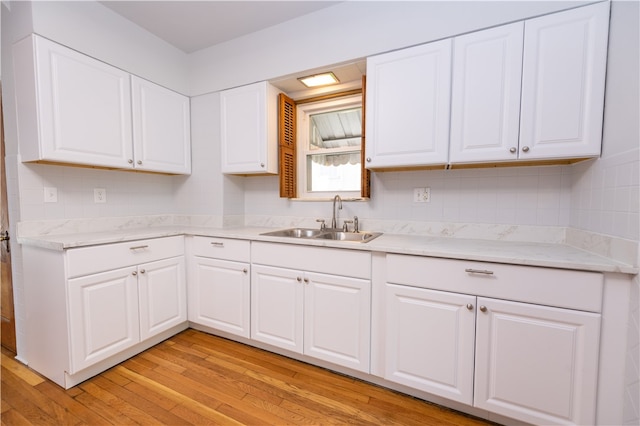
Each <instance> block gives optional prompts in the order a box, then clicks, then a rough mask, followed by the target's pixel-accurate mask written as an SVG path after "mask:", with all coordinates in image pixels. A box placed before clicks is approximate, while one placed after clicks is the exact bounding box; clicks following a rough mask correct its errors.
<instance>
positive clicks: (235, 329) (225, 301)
mask: <svg viewBox="0 0 640 426" xmlns="http://www.w3.org/2000/svg"><path fill="white" fill-rule="evenodd" d="M187 244H188V247H190V252H191V255H190V259H191V260H190V265H189V270H188V282H189V284H188V287H189V288H188V290H189V321H190V322H191V323H192V324H195V325H196V326H198V325H201V326H205V327H208V328H211V329H213V330H217V331H222V332H225V333H230V334H233V335H236V336H241V337H247V338H248V337H249V324H250V323H249V315H250V310H249V306H250V305H249V303H250V284H251V283H250V279H251V272H250V271H251V265H250V263H249V260H250V244H251V243H250V242H249V241H244V240H231V239H226V238H211V237H199V236H194V237H187Z"/></svg>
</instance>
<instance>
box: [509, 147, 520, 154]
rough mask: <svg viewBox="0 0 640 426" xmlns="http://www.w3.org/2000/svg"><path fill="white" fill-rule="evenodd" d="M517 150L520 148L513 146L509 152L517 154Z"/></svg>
mask: <svg viewBox="0 0 640 426" xmlns="http://www.w3.org/2000/svg"><path fill="white" fill-rule="evenodd" d="M517 151H518V150H517V149H516V147H515V146H512V147H511V148H510V149H509V152H510V153H512V154H515V153H516V152H517Z"/></svg>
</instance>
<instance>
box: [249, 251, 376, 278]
mask: <svg viewBox="0 0 640 426" xmlns="http://www.w3.org/2000/svg"><path fill="white" fill-rule="evenodd" d="M251 262H252V263H257V264H261V265H269V266H279V267H282V268H291V269H298V270H304V271H310V272H320V273H325V274H332V275H342V276H344V277H354V278H365V279H370V278H371V253H369V252H365V251H357V250H341V249H333V248H326V247H308V246H307V247H305V246H299V245H290V244H272V243H261V242H253V243H252V245H251Z"/></svg>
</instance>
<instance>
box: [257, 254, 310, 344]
mask: <svg viewBox="0 0 640 426" xmlns="http://www.w3.org/2000/svg"><path fill="white" fill-rule="evenodd" d="M302 275H303V274H302V273H301V272H299V271H294V270H291V269H284V268H274V267H270V266H263V265H252V267H251V338H252V339H255V340H257V341H260V342H264V343H269V344H271V345H274V346H278V347H280V348H284V349H288V350H291V351H294V352H298V353H302V350H303V346H302V333H303V328H302V320H303V317H302V315H303V308H304V307H303V303H304V287H303V281H302Z"/></svg>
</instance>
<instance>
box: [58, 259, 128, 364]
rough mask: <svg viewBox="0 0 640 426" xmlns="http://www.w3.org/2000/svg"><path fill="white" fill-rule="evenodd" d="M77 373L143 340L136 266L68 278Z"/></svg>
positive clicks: (73, 354)
mask: <svg viewBox="0 0 640 426" xmlns="http://www.w3.org/2000/svg"><path fill="white" fill-rule="evenodd" d="M68 291H69V334H70V340H71V343H70V346H71V371H70V372H69V373H70V374H74V373H76V372H78V371H80V370H82V369H84V368H86V367H89V366H90V365H92V364H95V363H96V362H98V361H102V360H103V359H106V358H108V357H110V356H111V355H114V354H116V353H118V352H120V351H122V350H124V349H127V348H128V347H130V346H133V345H134V344H136V343H138V342H139V341H140V332H139V323H138V286H137V279H136V268H124V269H118V270H114V271H109V272H103V273H100V274H95V275H88V276H85V277H81V278H75V279H71V280H69V281H68Z"/></svg>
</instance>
